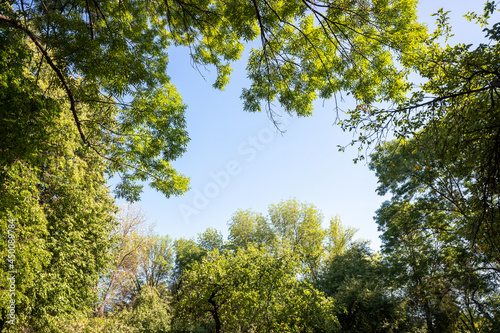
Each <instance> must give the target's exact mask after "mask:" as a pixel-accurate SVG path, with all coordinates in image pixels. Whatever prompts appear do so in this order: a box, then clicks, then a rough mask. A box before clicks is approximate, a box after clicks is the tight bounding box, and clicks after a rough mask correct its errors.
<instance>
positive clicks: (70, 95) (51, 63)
mask: <svg viewBox="0 0 500 333" xmlns="http://www.w3.org/2000/svg"><path fill="white" fill-rule="evenodd" d="M0 21H4V22H7V23H9V24H10V25H12V26H13V27H14V28H16V29H19V30H22V31H23V32H24V33H26V34H27V35H28V36H29V37H30V38H31V40H32V41H33V43H35V45H36V47H37V48H38V49H39V50H40V52H42V54H43V57H44V58H45V60H47V63H48V64H49V66H50V67H51V68H52V70H53V71H54V72H55V73H56V75H57V77H58V78H59V80H60V81H61V83H62V85H63V86H64V89H65V90H66V94H67V95H68V98H69V101H70V110H71V113H72V114H73V118H74V119H75V123H76V127H77V129H78V132H79V133H80V137H81V138H82V141H83V143H84V144H86V145H87V146H89V147H90V143H89V142H88V141H87V138H86V137H85V134H84V133H83V129H82V124H81V122H80V119H79V118H78V114H77V113H76V102H75V98H74V96H73V93H72V92H71V88H70V87H69V84H68V81H67V80H66V78H65V77H64V75H63V73H62V72H61V70H60V69H59V68H58V67H57V66H56V64H55V63H54V61H53V60H52V58H51V57H50V55H49V53H48V52H47V49H46V48H45V47H44V46H43V45H42V44H41V43H40V41H39V40H38V38H37V37H36V36H35V34H34V33H33V32H32V31H31V30H30V29H28V28H27V27H25V26H24V25H22V24H21V23H20V22H18V21H16V20H14V19H13V18H11V17H8V16H6V15H3V14H0Z"/></svg>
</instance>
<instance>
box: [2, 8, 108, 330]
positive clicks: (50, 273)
mask: <svg viewBox="0 0 500 333" xmlns="http://www.w3.org/2000/svg"><path fill="white" fill-rule="evenodd" d="M2 6H5V4H2ZM0 43H1V44H2V47H0V53H1V56H0V58H1V61H0V72H1V73H2V75H0V96H1V97H0V113H1V114H2V117H1V119H0V131H1V132H2V133H6V137H5V140H2V141H1V143H0V150H1V154H0V161H1V164H0V197H1V198H2V199H1V200H0V229H1V232H2V234H4V235H7V234H10V235H11V236H12V237H10V238H9V240H8V239H7V238H4V237H2V238H1V240H0V242H1V246H0V255H1V256H2V258H9V256H10V259H11V261H10V262H6V261H5V260H2V262H1V263H0V266H1V269H0V281H1V287H0V295H1V296H0V309H1V310H0V311H1V312H0V326H1V329H2V330H4V331H7V332H8V331H9V330H15V329H21V330H27V331H38V332H51V331H57V328H58V327H59V326H60V325H61V324H62V323H63V322H64V321H66V320H69V319H70V318H72V317H73V316H77V315H78V314H82V313H86V312H87V311H88V310H89V309H90V306H91V304H92V303H93V302H94V300H95V297H96V290H95V288H94V287H95V285H96V284H97V280H98V277H99V274H100V273H101V272H102V271H103V269H104V268H105V267H106V266H107V261H108V258H109V253H110V250H111V246H112V240H111V239H110V233H111V230H112V228H113V227H114V224H115V218H114V213H115V211H116V207H115V206H114V204H113V200H112V198H111V197H110V196H109V192H108V189H107V187H106V179H105V177H104V171H105V167H106V166H105V165H104V164H103V162H102V160H101V159H99V158H98V157H97V156H96V155H94V154H93V153H92V152H91V151H89V150H88V149H87V148H86V147H85V146H84V145H83V144H82V142H81V141H80V138H79V136H78V132H77V131H76V130H75V123H74V122H72V120H71V116H70V113H69V109H68V103H66V100H65V99H64V98H62V97H61V95H62V91H61V90H60V89H59V90H52V91H51V92H50V93H48V92H47V91H46V90H45V89H46V88H47V87H48V86H49V85H50V79H49V78H48V75H47V68H46V67H45V66H43V65H41V66H40V71H39V72H38V75H37V76H35V75H32V73H30V72H29V71H28V69H26V68H23V66H21V65H20V64H21V63H24V62H26V61H27V60H26V59H28V60H30V59H29V58H30V56H32V52H31V51H32V50H31V49H30V48H29V47H28V46H27V45H26V44H25V43H24V42H22V40H21V39H20V38H19V34H18V32H17V31H8V30H7V29H5V28H4V27H1V28H0ZM6 44H7V47H4V46H5V45H6ZM13 44H14V45H16V46H15V50H13V49H12V48H11V46H12V45H13ZM31 60H32V62H30V64H31V65H34V64H35V62H36V61H37V60H38V61H39V60H40V59H39V58H32V59H31ZM28 62H29V61H28ZM35 81H36V82H38V83H37V84H35ZM42 87H43V88H42ZM82 112H84V110H82ZM8 241H11V244H12V246H11V247H10V248H9V246H8V245H9V244H8ZM9 249H11V252H7V251H8V250H9ZM11 286H14V288H11ZM10 289H14V290H13V291H9V290H10ZM11 305H15V311H14V312H15V320H14V324H11V323H10V319H9V318H10V317H8V316H7V314H8V313H10V312H8V311H9V310H8V309H9V306H11Z"/></svg>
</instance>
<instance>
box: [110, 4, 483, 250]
mask: <svg viewBox="0 0 500 333" xmlns="http://www.w3.org/2000/svg"><path fill="white" fill-rule="evenodd" d="M441 7H443V8H444V9H445V10H451V11H452V13H450V16H451V18H452V20H451V22H452V26H453V32H454V33H455V35H456V39H455V40H454V41H458V42H466V43H474V42H477V41H478V40H480V39H481V38H482V36H483V35H484V34H483V33H482V32H481V29H480V28H479V27H478V26H476V25H474V24H472V23H469V22H467V21H466V20H465V18H463V17H461V16H462V15H463V14H465V13H467V11H470V10H475V11H477V12H481V10H482V8H483V1H481V0H480V1H477V0H476V1H470V0H469V1H464V0H459V1H458V0H457V1H443V0H432V1H431V0H422V1H421V5H420V6H419V16H420V18H421V20H423V21H424V22H427V23H428V25H429V26H430V27H431V26H432V24H433V22H434V21H435V18H433V17H431V16H430V14H432V13H434V12H436V11H437V9H438V8H441ZM233 67H234V72H233V75H232V77H231V81H230V83H229V84H228V86H227V87H226V88H225V90H224V91H218V90H215V89H213V88H212V86H211V85H212V83H213V76H212V75H211V74H210V73H209V72H206V71H205V69H203V68H200V72H201V74H203V75H204V76H205V79H204V78H203V77H202V75H200V72H198V71H197V70H196V69H194V68H193V67H192V66H191V65H190V61H189V57H188V52H187V50H185V49H175V50H172V52H170V67H169V75H170V76H171V78H172V82H173V83H174V84H175V85H176V86H177V88H178V90H179V92H180V94H181V95H182V97H183V100H184V103H186V104H187V105H188V109H187V114H186V119H187V124H188V125H187V129H188V132H189V135H190V138H191V141H190V143H189V146H188V149H187V152H186V153H185V154H184V156H183V157H182V158H180V159H179V160H177V161H175V162H174V166H175V167H176V169H177V170H178V171H179V172H181V173H183V174H185V175H186V176H188V177H190V178H191V190H190V191H189V192H187V193H186V194H185V195H184V196H181V197H173V198H170V199H166V198H165V197H164V196H163V195H162V194H160V193H157V192H155V191H153V190H151V189H149V188H148V187H147V186H145V188H144V189H145V192H144V193H143V194H142V196H141V202H139V203H138V204H139V205H140V206H141V207H142V208H143V209H144V210H145V212H146V213H147V217H148V219H149V220H150V221H151V222H153V223H155V224H156V228H155V230H156V232H157V233H159V234H168V235H170V236H171V237H173V238H180V237H187V238H191V237H196V236H197V235H198V234H199V233H201V232H203V231H204V230H206V229H207V228H209V227H213V228H216V229H218V230H220V231H222V232H223V234H224V235H225V236H227V222H228V220H229V219H230V218H231V215H232V214H233V213H234V212H235V211H236V210H238V209H252V210H254V211H257V212H262V213H266V212H267V207H268V206H269V204H272V203H278V202H280V201H282V200H287V199H290V198H296V199H297V200H300V201H305V202H308V203H311V204H313V205H315V206H316V207H317V208H318V209H319V210H321V211H322V212H323V214H324V216H325V219H324V221H323V224H324V226H325V227H326V226H327V225H328V223H329V220H330V218H331V217H333V216H335V215H339V216H340V217H341V220H342V222H343V223H344V224H345V225H349V226H352V227H356V228H358V229H359V232H358V233H357V237H358V238H363V239H368V240H370V241H371V244H372V248H373V249H375V250H376V249H378V248H379V246H380V240H379V238H378V236H379V233H378V231H377V225H376V223H375V221H374V220H373V216H374V215H375V211H376V210H377V209H378V207H380V204H381V203H382V202H383V201H384V200H386V199H388V198H389V197H385V198H382V197H379V196H377V194H376V193H375V189H376V187H377V179H376V177H375V174H374V172H372V171H370V170H369V169H368V166H367V164H366V161H363V162H360V163H358V164H356V165H355V164H354V163H353V158H354V157H356V156H357V150H356V148H354V147H351V148H350V149H349V148H348V149H346V152H343V153H342V152H338V148H337V145H346V144H348V143H349V142H350V141H351V138H352V134H350V133H343V132H342V131H341V130H340V128H339V127H338V126H336V125H335V123H336V121H335V117H336V113H335V110H334V104H333V103H332V102H331V101H325V102H323V101H318V102H317V103H316V107H315V112H314V115H313V116H312V117H309V118H297V117H293V118H290V117H289V116H287V117H284V118H283V122H284V124H283V125H282V126H281V128H282V129H284V130H286V133H284V134H283V135H282V134H279V133H277V132H276V129H275V128H274V126H273V124H272V122H271V121H270V120H269V118H268V116H267V115H266V114H265V113H260V114H250V113H247V112H244V111H243V109H242V101H241V100H240V98H239V96H240V94H241V89H242V88H243V87H248V86H249V81H248V80H247V79H246V72H245V62H244V61H241V62H239V63H236V64H234V65H233ZM209 70H211V69H210V68H209ZM339 107H340V108H342V109H344V110H347V109H349V108H351V107H355V104H354V103H353V101H352V100H350V99H345V101H344V102H342V103H340V104H339ZM277 110H279V109H277ZM118 203H119V204H121V201H119V202H118Z"/></svg>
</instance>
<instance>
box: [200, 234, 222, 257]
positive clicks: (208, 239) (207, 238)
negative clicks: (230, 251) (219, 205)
mask: <svg viewBox="0 0 500 333" xmlns="http://www.w3.org/2000/svg"><path fill="white" fill-rule="evenodd" d="M198 246H199V247H200V248H201V249H202V250H204V251H205V252H209V251H213V250H215V249H218V250H219V251H222V250H223V248H224V237H223V236H222V233H221V232H220V231H217V230H216V229H214V228H208V229H207V230H205V232H203V233H201V234H198Z"/></svg>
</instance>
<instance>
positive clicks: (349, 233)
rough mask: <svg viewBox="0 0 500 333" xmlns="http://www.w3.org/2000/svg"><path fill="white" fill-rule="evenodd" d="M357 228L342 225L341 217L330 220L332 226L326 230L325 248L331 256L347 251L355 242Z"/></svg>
mask: <svg viewBox="0 0 500 333" xmlns="http://www.w3.org/2000/svg"><path fill="white" fill-rule="evenodd" d="M356 232H357V229H355V228H352V227H347V226H344V225H342V222H341V220H340V217H338V216H336V217H334V218H332V219H331V220H330V227H329V228H328V229H327V230H326V239H327V242H326V245H325V250H326V252H327V254H328V256H329V258H330V259H331V258H333V257H335V256H338V255H340V254H343V253H344V252H345V251H347V250H348V249H349V248H350V246H351V245H352V242H353V240H352V239H353V237H354V235H355V234H356Z"/></svg>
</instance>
